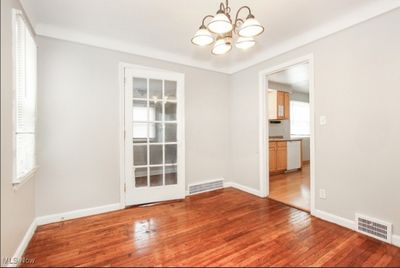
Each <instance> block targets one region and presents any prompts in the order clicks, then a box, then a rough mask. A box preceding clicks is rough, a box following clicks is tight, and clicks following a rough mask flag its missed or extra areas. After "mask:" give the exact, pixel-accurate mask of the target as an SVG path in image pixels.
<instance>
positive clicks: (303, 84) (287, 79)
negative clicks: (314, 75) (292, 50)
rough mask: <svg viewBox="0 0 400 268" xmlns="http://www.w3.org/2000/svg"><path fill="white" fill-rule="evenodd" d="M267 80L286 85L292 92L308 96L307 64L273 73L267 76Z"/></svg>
mask: <svg viewBox="0 0 400 268" xmlns="http://www.w3.org/2000/svg"><path fill="white" fill-rule="evenodd" d="M268 80H269V81H273V82H276V83H281V84H285V85H288V86H290V87H291V88H292V89H293V91H297V92H301V93H306V94H308V92H309V80H310V77H309V72H308V63H301V64H297V65H293V66H291V67H290V68H289V69H286V70H284V71H280V72H277V73H274V74H272V75H270V76H268Z"/></svg>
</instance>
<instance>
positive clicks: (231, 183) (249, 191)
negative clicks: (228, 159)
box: [224, 181, 263, 197]
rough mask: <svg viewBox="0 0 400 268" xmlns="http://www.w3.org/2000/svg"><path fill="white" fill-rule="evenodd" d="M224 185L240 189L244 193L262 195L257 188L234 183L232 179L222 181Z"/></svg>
mask: <svg viewBox="0 0 400 268" xmlns="http://www.w3.org/2000/svg"><path fill="white" fill-rule="evenodd" d="M224 187H225V188H227V187H232V188H235V189H238V190H241V191H243V192H246V193H249V194H252V195H255V196H258V197H263V196H262V195H261V193H260V191H259V190H257V189H254V188H251V187H248V186H244V185H242V184H239V183H236V182H232V181H229V182H225V183H224Z"/></svg>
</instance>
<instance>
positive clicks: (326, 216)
mask: <svg viewBox="0 0 400 268" xmlns="http://www.w3.org/2000/svg"><path fill="white" fill-rule="evenodd" d="M312 215H313V216H315V217H317V218H320V219H323V220H325V221H329V222H332V223H336V224H337V225H340V226H343V227H346V228H348V229H351V230H353V231H356V232H357V224H356V222H355V221H353V220H349V219H346V218H343V217H339V216H337V215H334V214H331V213H328V212H325V211H322V210H318V209H315V210H314V212H313V213H312ZM391 244H392V245H394V246H397V247H400V235H394V234H392V243H391Z"/></svg>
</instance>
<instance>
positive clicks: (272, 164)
mask: <svg viewBox="0 0 400 268" xmlns="http://www.w3.org/2000/svg"><path fill="white" fill-rule="evenodd" d="M269 170H270V171H276V142H270V143H269Z"/></svg>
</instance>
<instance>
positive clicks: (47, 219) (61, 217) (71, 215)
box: [36, 203, 123, 225]
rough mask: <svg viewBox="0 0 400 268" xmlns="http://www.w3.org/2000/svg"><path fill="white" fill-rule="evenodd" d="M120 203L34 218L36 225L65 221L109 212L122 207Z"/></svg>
mask: <svg viewBox="0 0 400 268" xmlns="http://www.w3.org/2000/svg"><path fill="white" fill-rule="evenodd" d="M122 208H123V207H122V205H121V204H120V203H115V204H110V205H105V206H99V207H93V208H85V209H78V210H73V211H68V212H63V213H57V214H51V215H46V216H40V217H37V218H36V224H37V225H43V224H49V223H54V222H60V221H66V220H71V219H76V218H81V217H86V216H92V215H96V214H101V213H105V212H110V211H114V210H118V209H122Z"/></svg>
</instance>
